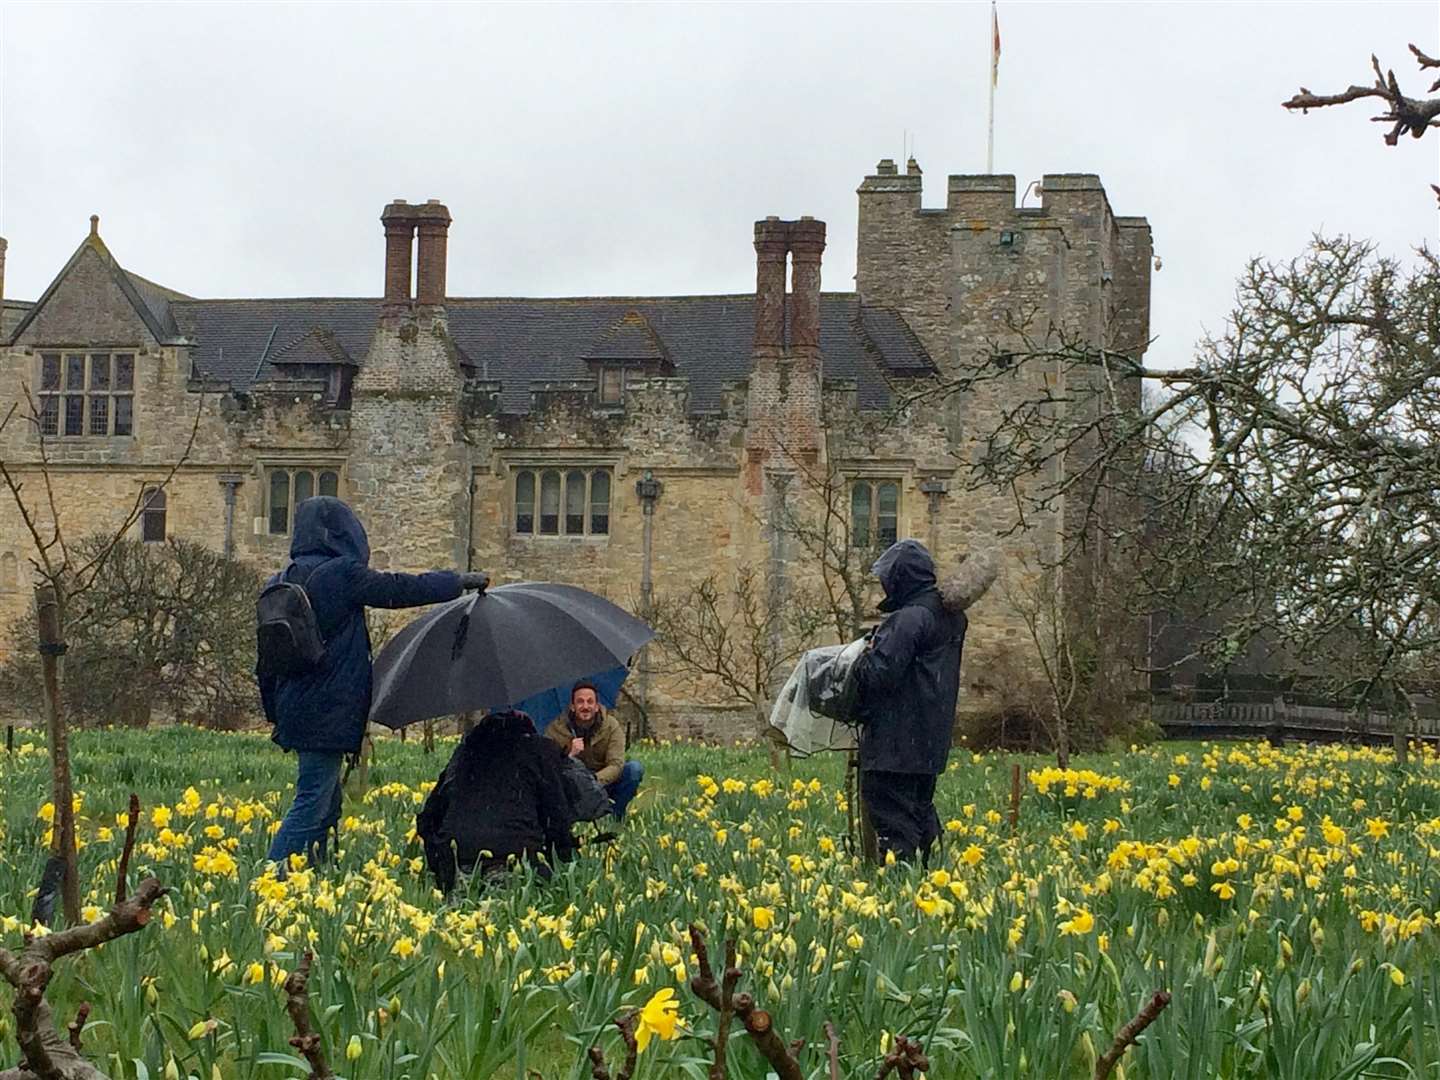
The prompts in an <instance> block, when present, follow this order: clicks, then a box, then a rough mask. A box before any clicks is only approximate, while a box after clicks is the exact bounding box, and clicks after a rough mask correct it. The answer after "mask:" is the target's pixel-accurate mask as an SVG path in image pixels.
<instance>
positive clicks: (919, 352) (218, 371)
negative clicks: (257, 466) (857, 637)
mask: <svg viewBox="0 0 1440 1080" xmlns="http://www.w3.org/2000/svg"><path fill="white" fill-rule="evenodd" d="M169 307H170V310H171V312H172V313H173V316H174V319H175V322H176V324H177V325H178V327H179V329H180V332H181V333H183V334H184V335H186V336H187V337H189V338H191V339H192V340H193V341H194V342H195V348H194V350H193V353H192V355H193V357H194V360H195V365H196V368H197V370H198V372H200V373H201V374H203V375H205V376H206V377H208V378H215V379H221V380H224V381H227V382H229V383H231V384H232V385H233V386H234V387H235V388H236V389H242V390H243V389H244V388H246V387H248V386H249V385H250V383H251V382H253V381H255V380H256V379H257V378H259V379H267V378H276V377H283V372H280V371H277V370H276V369H275V367H274V366H273V365H274V363H275V361H276V360H278V359H279V358H280V357H282V356H284V355H286V353H287V352H288V351H290V350H293V349H295V348H298V347H300V345H301V343H302V340H303V339H305V338H307V337H308V336H310V335H311V332H312V331H313V330H315V329H316V328H317V327H318V328H323V329H325V330H328V331H329V332H330V334H332V335H333V340H334V341H335V342H336V343H337V345H338V346H339V347H340V348H341V349H343V350H344V352H345V353H346V354H348V355H349V356H350V357H352V358H354V359H356V360H358V361H359V362H361V363H363V362H364V357H365V354H366V353H367V351H368V349H369V344H370V338H371V335H372V334H373V332H374V329H375V323H376V320H377V318H378V317H379V314H380V301H379V300H340V299H309V300H172V301H171V302H170V304H169ZM445 310H446V313H447V316H448V319H449V325H450V334H451V337H453V338H454V340H455V343H456V345H457V347H458V348H459V350H460V353H461V357H462V360H463V361H464V362H465V363H467V365H469V366H471V367H472V368H473V369H474V371H475V373H476V374H477V375H478V376H480V377H481V378H486V379H494V380H498V381H499V382H500V383H501V386H502V390H501V398H500V401H501V408H502V410H504V411H506V412H516V413H523V412H527V411H529V408H530V383H531V381H532V380H557V381H558V380H572V379H585V378H588V377H589V369H588V367H587V365H586V362H585V361H586V358H587V357H590V358H592V359H595V358H600V353H599V352H598V351H597V349H599V350H602V351H603V349H604V346H603V344H602V343H604V342H606V341H614V342H616V350H617V351H629V352H631V353H638V354H639V355H634V356H623V357H622V356H613V357H604V358H605V359H632V360H641V359H646V358H647V356H646V355H645V354H644V353H645V349H646V348H647V346H646V344H645V340H644V338H645V337H647V336H649V335H653V340H652V344H651V346H650V347H651V348H657V349H661V350H663V355H664V356H665V358H666V359H668V361H669V362H670V364H672V365H673V367H674V373H675V375H677V376H679V377H682V378H685V379H688V380H689V383H690V407H691V409H692V411H697V412H703V411H708V410H711V409H715V408H718V406H719V404H720V393H721V387H722V386H723V384H725V383H726V382H729V381H731V380H735V379H741V378H744V377H745V376H746V375H747V374H748V372H749V368H750V352H751V341H752V338H753V335H754V328H755V298H754V296H753V295H749V294H744V295H735V296H677V297H584V298H579V299H554V300H549V299H541V300H532V299H465V298H451V299H448V300H446V302H445ZM634 315H638V316H640V318H641V319H642V320H643V323H644V327H640V325H639V322H638V321H637V320H635V319H634V318H633V317H632V316H634ZM627 320H628V321H627ZM612 332H613V337H612V336H610V335H611V333H612ZM820 349H821V353H822V354H823V356H824V360H825V375H826V376H827V377H830V378H852V379H855V380H857V382H858V383H859V388H860V403H861V405H862V406H865V407H872V408H873V407H880V406H883V405H884V404H885V403H886V401H887V400H888V396H889V395H888V391H887V388H886V380H885V375H884V374H883V373H882V372H884V371H888V372H890V373H894V374H918V373H920V372H923V371H928V370H932V369H933V364H932V362H931V360H930V358H929V356H928V355H927V354H926V352H925V350H924V348H923V347H922V346H921V345H920V343H919V341H918V340H917V339H916V337H915V335H914V334H913V333H912V332H911V331H910V329H909V327H908V326H906V324H905V322H904V320H903V319H902V318H901V317H900V316H899V315H898V314H896V313H895V312H894V311H891V310H888V309H883V308H874V307H869V306H867V307H865V308H863V309H862V308H861V305H860V302H859V299H858V297H857V296H856V295H855V294H854V293H826V294H824V295H823V296H822V297H821V303H820Z"/></svg>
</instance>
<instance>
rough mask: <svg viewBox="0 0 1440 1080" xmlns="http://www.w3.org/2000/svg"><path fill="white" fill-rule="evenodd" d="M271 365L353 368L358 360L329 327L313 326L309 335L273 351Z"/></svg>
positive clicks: (304, 335)
mask: <svg viewBox="0 0 1440 1080" xmlns="http://www.w3.org/2000/svg"><path fill="white" fill-rule="evenodd" d="M270 363H272V364H347V365H349V366H352V367H353V366H355V364H356V360H355V358H354V357H353V356H351V355H350V353H349V352H348V351H347V350H346V348H345V346H344V345H343V344H341V342H340V339H339V338H338V337H336V336H335V333H334V331H332V330H331V329H330V328H329V327H325V326H312V327H311V328H310V330H309V332H308V333H306V334H303V335H302V336H300V337H298V338H296V339H295V340H294V341H291V342H289V343H288V344H286V345H282V346H279V347H278V348H276V349H273V350H272V351H271V353H270Z"/></svg>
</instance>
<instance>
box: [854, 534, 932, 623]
mask: <svg viewBox="0 0 1440 1080" xmlns="http://www.w3.org/2000/svg"><path fill="white" fill-rule="evenodd" d="M870 572H871V573H873V574H874V575H875V576H876V577H877V578H878V579H879V581H880V587H881V588H882V589H884V590H885V599H884V601H883V602H882V603H881V604H880V610H881V611H896V610H898V609H899V608H902V607H904V606H905V605H906V604H907V603H909V602H910V601H911V600H912V599H914V598H915V597H916V596H918V595H919V594H920V593H922V592H924V591H925V590H926V589H933V588H934V587H935V560H934V559H932V558H931V557H930V552H929V551H927V550H926V549H925V545H924V544H922V543H920V541H919V540H901V541H899V542H898V543H894V544H891V545H890V547H888V548H887V549H886V550H885V553H884V554H883V555H881V556H880V558H878V559H876V560H875V565H874V566H872V567H871V568H870Z"/></svg>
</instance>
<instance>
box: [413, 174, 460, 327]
mask: <svg viewBox="0 0 1440 1080" xmlns="http://www.w3.org/2000/svg"><path fill="white" fill-rule="evenodd" d="M413 209H414V214H415V221H416V225H417V227H418V229H419V232H420V252H419V254H418V255H417V256H416V257H415V277H416V282H415V303H417V304H422V305H431V306H434V305H438V304H443V303H445V250H446V240H447V238H448V236H449V233H450V222H451V220H452V218H451V217H450V211H449V210H448V209H446V207H445V205H444V204H443V203H442V202H441V201H440V200H439V199H431V200H430V201H429V202H427V203H426V204H425V205H424V206H417V207H414V208H413Z"/></svg>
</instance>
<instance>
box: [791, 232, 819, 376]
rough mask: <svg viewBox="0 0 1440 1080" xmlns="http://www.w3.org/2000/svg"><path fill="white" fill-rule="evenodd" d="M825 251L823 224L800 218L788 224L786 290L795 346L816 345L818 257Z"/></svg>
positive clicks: (807, 347)
mask: <svg viewBox="0 0 1440 1080" xmlns="http://www.w3.org/2000/svg"><path fill="white" fill-rule="evenodd" d="M824 251H825V223H824V222H823V221H816V220H815V219H814V218H812V217H802V218H801V219H800V220H799V221H792V222H791V223H790V259H791V262H790V275H791V276H790V289H791V292H793V293H794V298H793V301H792V304H793V308H794V310H793V314H792V315H791V325H790V344H791V346H792V347H794V348H796V349H817V348H819V347H820V256H821V254H822V253H823V252H824Z"/></svg>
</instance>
